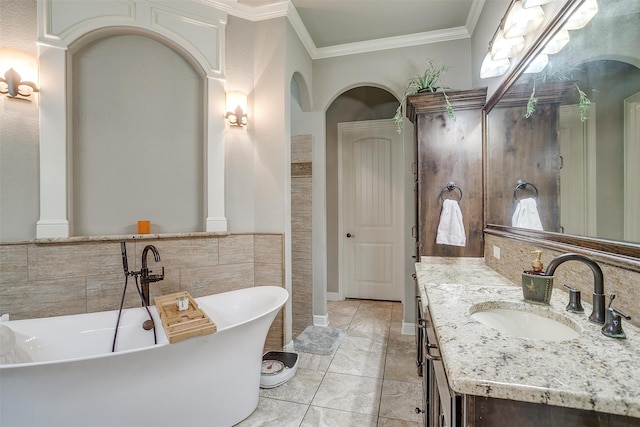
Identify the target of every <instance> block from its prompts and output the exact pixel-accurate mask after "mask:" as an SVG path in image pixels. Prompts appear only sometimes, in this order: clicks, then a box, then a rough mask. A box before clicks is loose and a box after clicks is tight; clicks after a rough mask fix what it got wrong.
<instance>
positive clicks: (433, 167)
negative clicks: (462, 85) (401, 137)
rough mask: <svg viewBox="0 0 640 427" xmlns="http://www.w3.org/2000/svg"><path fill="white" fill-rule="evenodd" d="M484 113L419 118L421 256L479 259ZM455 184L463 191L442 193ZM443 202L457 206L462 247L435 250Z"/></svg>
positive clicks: (435, 115) (443, 246)
mask: <svg viewBox="0 0 640 427" xmlns="http://www.w3.org/2000/svg"><path fill="white" fill-rule="evenodd" d="M481 120H482V113H481V111H480V110H463V111H458V112H457V113H456V120H455V121H454V120H452V119H450V118H448V117H447V116H446V114H444V113H429V114H420V115H418V117H417V126H416V129H417V141H418V228H419V230H420V232H419V240H420V255H422V256H469V257H480V256H482V255H483V248H484V243H483V239H482V229H483V226H484V224H483V186H482V176H483V175H482V126H481ZM451 181H453V182H454V183H455V184H456V186H458V187H459V188H460V189H461V191H462V197H460V193H459V192H458V191H457V190H455V191H452V192H449V191H448V190H446V189H445V190H444V191H442V190H443V188H445V187H446V186H447V184H448V183H449V182H451ZM441 194H442V197H443V198H451V199H455V200H457V201H458V204H459V206H460V210H461V212H462V219H463V224H464V228H465V234H466V246H464V247H460V246H449V245H439V244H436V232H437V230H438V223H439V222H440V214H441V212H442V204H443V200H442V198H441V197H440V196H441Z"/></svg>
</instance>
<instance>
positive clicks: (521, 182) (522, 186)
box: [513, 179, 538, 201]
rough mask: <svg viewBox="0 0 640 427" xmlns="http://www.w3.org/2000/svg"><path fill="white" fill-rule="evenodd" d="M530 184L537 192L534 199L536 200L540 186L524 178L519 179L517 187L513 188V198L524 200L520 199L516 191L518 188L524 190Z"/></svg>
mask: <svg viewBox="0 0 640 427" xmlns="http://www.w3.org/2000/svg"><path fill="white" fill-rule="evenodd" d="M529 186H530V187H531V188H533V191H534V193H535V196H533V199H534V200H535V199H537V198H538V188H537V187H536V186H535V185H533V184H532V183H530V182H527V181H525V180H524V179H519V180H518V181H517V182H516V187H515V188H514V189H513V198H514V199H516V200H518V201H520V200H522V199H518V196H517V194H516V193H517V192H518V190H524V189H525V188H527V187H529Z"/></svg>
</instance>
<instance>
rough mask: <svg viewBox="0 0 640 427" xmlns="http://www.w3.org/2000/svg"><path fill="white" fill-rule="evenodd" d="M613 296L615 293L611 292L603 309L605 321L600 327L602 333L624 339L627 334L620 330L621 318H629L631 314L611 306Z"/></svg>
mask: <svg viewBox="0 0 640 427" xmlns="http://www.w3.org/2000/svg"><path fill="white" fill-rule="evenodd" d="M615 297H616V295H615V294H611V297H609V306H608V307H607V309H606V311H605V321H604V326H603V327H602V333H603V334H604V335H606V336H608V337H611V338H619V339H625V338H627V334H625V332H624V331H623V330H622V318H623V317H624V318H625V319H627V320H631V316H629V315H628V314H625V313H623V312H622V311H620V310H618V309H617V308H614V307H611V304H612V303H613V300H614V299H615Z"/></svg>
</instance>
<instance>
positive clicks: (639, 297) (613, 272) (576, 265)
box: [484, 234, 640, 327]
mask: <svg viewBox="0 0 640 427" xmlns="http://www.w3.org/2000/svg"><path fill="white" fill-rule="evenodd" d="M494 247H497V248H499V252H500V258H499V259H498V258H496V257H495V256H494ZM538 249H541V250H542V251H543V253H542V261H543V262H544V265H545V268H546V266H547V265H548V264H549V262H550V261H551V260H552V259H553V258H555V257H557V256H558V255H561V254H563V253H566V251H564V252H561V251H555V250H551V249H546V248H540V247H538V246H534V245H531V244H527V243H524V242H520V241H517V240H512V239H508V238H504V237H500V236H494V235H490V234H485V248H484V250H485V252H484V253H485V263H486V264H487V266H489V267H490V268H492V269H494V270H496V271H497V272H498V273H500V274H502V275H503V276H505V277H506V278H508V279H509V280H511V281H512V282H514V283H516V284H520V283H521V273H522V271H523V270H525V269H527V268H530V267H531V260H533V259H534V254H532V253H531V252H533V251H535V250H538ZM587 256H590V255H587ZM590 257H592V258H593V259H594V260H595V261H596V262H597V263H598V264H599V265H600V268H601V269H602V273H603V274H604V291H605V295H606V296H607V298H606V303H607V304H608V303H609V295H610V294H611V293H612V292H613V293H615V294H616V299H615V302H614V307H617V308H618V309H620V310H622V311H623V312H625V313H626V314H629V315H630V316H631V321H630V322H631V323H632V324H634V325H636V326H638V327H640V304H638V301H640V273H638V272H635V271H629V270H625V269H623V268H619V267H615V266H612V265H608V264H607V263H606V260H604V259H602V258H599V257H598V255H597V254H595V253H594V254H593V255H592V256H590ZM564 284H567V285H569V286H573V287H574V288H577V289H579V290H580V291H581V298H582V300H583V301H586V302H588V303H589V304H591V295H592V294H593V273H592V271H591V269H589V267H588V266H586V265H585V264H583V263H581V262H576V261H571V262H566V263H564V264H562V265H561V266H560V267H558V269H557V270H556V272H555V279H554V290H553V292H564V291H566V290H567V289H566V288H564V286H563V285H564ZM551 297H552V298H553V294H552V296H551Z"/></svg>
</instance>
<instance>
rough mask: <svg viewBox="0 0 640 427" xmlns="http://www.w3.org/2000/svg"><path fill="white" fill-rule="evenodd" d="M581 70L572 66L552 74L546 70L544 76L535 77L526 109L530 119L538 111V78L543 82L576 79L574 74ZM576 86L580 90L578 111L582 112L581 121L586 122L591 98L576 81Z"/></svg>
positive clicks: (527, 116)
mask: <svg viewBox="0 0 640 427" xmlns="http://www.w3.org/2000/svg"><path fill="white" fill-rule="evenodd" d="M580 72H582V70H580V69H578V68H572V69H571V70H569V71H566V72H556V73H553V74H551V75H547V74H546V72H545V73H544V74H542V77H538V78H534V79H533V89H532V91H531V95H530V96H529V100H528V101H527V110H526V111H525V113H524V116H525V117H526V118H527V119H528V118H529V117H531V116H532V115H533V113H534V112H535V111H536V108H535V106H536V103H537V102H538V98H536V96H535V95H536V80H537V79H541V80H542V81H543V82H544V81H547V80H564V81H566V80H575V77H574V75H573V74H574V73H580ZM574 86H575V87H576V89H577V90H578V96H579V99H578V104H577V108H578V111H579V112H580V121H582V122H586V121H587V119H588V118H589V116H588V113H589V106H590V105H591V100H590V99H589V98H588V97H587V94H586V93H584V92H583V91H582V90H581V89H580V87H579V86H578V84H577V83H574Z"/></svg>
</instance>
